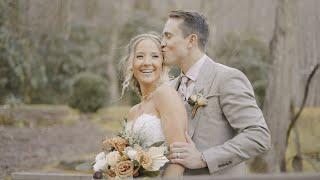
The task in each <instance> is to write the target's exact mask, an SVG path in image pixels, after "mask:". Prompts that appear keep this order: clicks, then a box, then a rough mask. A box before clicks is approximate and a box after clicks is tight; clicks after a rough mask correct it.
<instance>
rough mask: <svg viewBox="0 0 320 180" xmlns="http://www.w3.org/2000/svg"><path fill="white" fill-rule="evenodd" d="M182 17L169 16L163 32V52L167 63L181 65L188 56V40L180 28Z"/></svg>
mask: <svg viewBox="0 0 320 180" xmlns="http://www.w3.org/2000/svg"><path fill="white" fill-rule="evenodd" d="M182 22H183V20H182V19H178V18H169V19H168V21H167V22H166V24H165V26H164V29H163V32H162V42H161V47H162V52H163V56H164V62H165V64H167V65H181V64H182V60H183V59H185V57H186V56H188V40H187V38H184V36H183V33H182V30H181V28H180V25H181V23H182Z"/></svg>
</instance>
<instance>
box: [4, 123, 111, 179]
mask: <svg viewBox="0 0 320 180" xmlns="http://www.w3.org/2000/svg"><path fill="white" fill-rule="evenodd" d="M109 135H111V133H110V132H106V131H105V130H103V129H101V128H100V127H99V126H98V125H97V124H94V123H92V122H90V121H88V120H85V119H84V118H80V120H79V121H77V122H76V124H73V125H61V124H58V125H53V126H50V127H35V128H27V127H22V128H18V127H7V126H0V179H2V178H3V177H4V176H8V175H10V174H11V173H12V172H15V171H32V170H41V169H43V167H44V166H45V165H48V164H52V163H54V162H57V161H75V160H77V159H79V157H80V156H83V155H85V154H89V153H95V152H98V151H99V149H100V146H101V141H102V139H103V138H104V137H106V136H109Z"/></svg>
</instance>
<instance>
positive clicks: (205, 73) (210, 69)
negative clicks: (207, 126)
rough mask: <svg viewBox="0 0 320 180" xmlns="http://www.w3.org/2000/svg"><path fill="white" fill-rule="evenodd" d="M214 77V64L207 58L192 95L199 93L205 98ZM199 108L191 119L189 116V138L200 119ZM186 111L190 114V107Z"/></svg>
mask: <svg viewBox="0 0 320 180" xmlns="http://www.w3.org/2000/svg"><path fill="white" fill-rule="evenodd" d="M215 75H216V71H215V68H214V62H213V61H212V60H211V59H210V58H209V57H208V58H207V59H206V60H205V62H204V64H203V65H202V67H201V70H200V74H199V75H198V77H197V80H196V82H195V83H196V84H195V87H194V89H193V93H192V94H197V93H199V92H201V93H202V94H203V95H204V96H205V97H206V96H207V94H208V93H209V91H210V89H211V86H212V83H213V79H214V77H215ZM200 108H201V107H200ZM200 108H199V109H198V112H197V113H196V115H195V117H194V118H193V119H192V117H191V116H189V126H188V127H189V129H188V133H189V135H190V137H192V136H193V134H194V131H195V129H196V126H197V124H198V121H199V118H200V117H201V113H200V112H199V110H200ZM187 110H188V111H190V112H191V111H192V107H191V108H189V109H187ZM188 114H191V113H188Z"/></svg>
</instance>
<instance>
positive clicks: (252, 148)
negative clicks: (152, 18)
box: [161, 11, 270, 175]
mask: <svg viewBox="0 0 320 180" xmlns="http://www.w3.org/2000/svg"><path fill="white" fill-rule="evenodd" d="M208 36H209V27H208V24H207V22H206V19H205V17H204V16H202V15H200V14H199V13H197V12H187V11H172V12H170V13H169V17H168V20H167V22H166V24H165V27H164V30H163V39H162V43H161V46H162V51H163V53H164V58H165V62H166V64H168V65H178V66H179V67H180V68H181V70H182V73H181V75H180V76H178V77H177V78H176V79H174V80H173V81H172V84H173V85H174V87H175V88H176V89H177V91H178V92H179V93H180V94H181V95H182V97H183V99H184V101H185V105H186V108H187V112H188V117H189V127H188V132H187V133H186V136H187V141H188V142H187V143H185V142H175V143H173V144H171V145H170V155H169V159H170V160H171V162H172V163H179V164H181V165H183V166H184V167H186V171H185V175H205V174H210V175H221V174H235V175H241V174H245V172H246V167H245V162H244V161H245V160H247V159H249V158H251V157H254V156H257V155H259V154H261V153H264V152H266V151H267V150H268V149H269V148H270V131H269V129H268V127H267V125H266V122H265V120H264V118H263V115H262V112H261V110H260V109H259V107H258V106H257V103H256V100H255V97H254V93H253V89H252V86H251V84H250V82H249V80H248V79H247V78H246V76H245V75H244V74H243V73H242V72H240V71H239V70H237V69H234V68H231V67H227V66H224V65H222V64H219V63H217V62H214V61H213V60H212V59H211V58H210V57H208V56H207V55H206V54H205V47H206V44H207V40H208ZM198 93H200V94H201V96H203V97H204V98H206V99H207V104H206V105H204V106H199V108H198V109H197V110H196V109H195V107H194V106H192V105H190V104H189V103H188V99H189V97H190V96H192V95H195V94H198ZM193 97H194V96H193ZM189 101H190V100H189Z"/></svg>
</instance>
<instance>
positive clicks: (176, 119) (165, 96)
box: [154, 85, 188, 176]
mask: <svg viewBox="0 0 320 180" xmlns="http://www.w3.org/2000/svg"><path fill="white" fill-rule="evenodd" d="M154 103H155V107H156V109H157V111H158V112H159V114H160V118H161V125H162V128H163V131H164V135H165V137H166V141H167V143H168V145H170V144H172V143H173V142H177V141H180V142H186V138H185V131H186V128H187V122H188V121H187V120H188V117H187V112H186V109H185V107H184V105H183V102H182V100H181V97H180V95H179V94H178V93H177V92H176V91H175V90H174V89H173V88H172V87H170V86H168V85H162V86H161V87H159V89H158V90H157V92H156V93H155V95H154ZM183 172H184V167H183V166H181V165H179V164H169V165H168V167H167V168H166V169H165V171H164V176H182V175H183Z"/></svg>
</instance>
